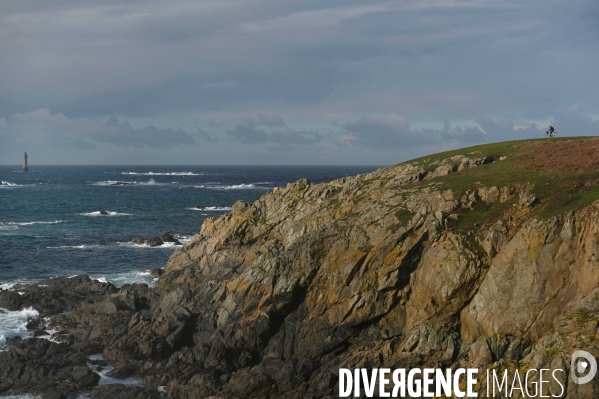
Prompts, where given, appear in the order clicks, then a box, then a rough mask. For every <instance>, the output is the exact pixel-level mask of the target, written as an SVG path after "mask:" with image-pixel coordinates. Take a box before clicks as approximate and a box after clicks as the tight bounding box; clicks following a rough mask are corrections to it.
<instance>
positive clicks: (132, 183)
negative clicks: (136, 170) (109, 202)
mask: <svg viewBox="0 0 599 399" xmlns="http://www.w3.org/2000/svg"><path fill="white" fill-rule="evenodd" d="M92 185H94V186H110V187H118V186H163V185H164V183H156V181H155V180H154V179H150V180H148V181H140V182H138V181H121V180H105V181H99V182H95V183H92Z"/></svg>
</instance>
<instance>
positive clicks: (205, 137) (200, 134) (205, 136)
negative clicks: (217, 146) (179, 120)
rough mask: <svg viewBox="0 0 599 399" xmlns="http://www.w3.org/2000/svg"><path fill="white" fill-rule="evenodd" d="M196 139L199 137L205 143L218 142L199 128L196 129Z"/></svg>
mask: <svg viewBox="0 0 599 399" xmlns="http://www.w3.org/2000/svg"><path fill="white" fill-rule="evenodd" d="M197 135H198V137H200V138H201V139H202V140H204V141H205V142H207V143H216V142H217V141H218V139H215V138H214V137H212V136H211V135H210V133H208V132H207V131H205V130H202V129H200V128H198V134H197Z"/></svg>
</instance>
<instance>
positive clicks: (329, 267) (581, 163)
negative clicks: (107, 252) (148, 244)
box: [5, 139, 599, 398]
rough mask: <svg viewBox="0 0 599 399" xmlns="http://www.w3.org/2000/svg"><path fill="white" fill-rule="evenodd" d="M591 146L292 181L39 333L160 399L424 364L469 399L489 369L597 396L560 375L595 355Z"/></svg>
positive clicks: (281, 387) (526, 145) (545, 147)
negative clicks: (449, 371) (152, 273)
mask: <svg viewBox="0 0 599 399" xmlns="http://www.w3.org/2000/svg"><path fill="white" fill-rule="evenodd" d="M598 150H599V139H590V140H588V139H584V140H583V139H573V140H565V139H564V140H552V141H550V142H549V141H544V140H542V141H541V140H533V141H523V142H511V143H500V144H494V145H487V146H480V147H473V148H470V149H465V150H459V151H454V152H451V153H445V154H439V155H436V156H431V157H428V158H425V159H419V160H415V161H412V162H408V163H404V164H399V165H395V166H392V167H388V168H384V169H379V170H377V171H375V172H372V173H369V174H366V175H360V176H356V177H346V178H344V179H341V180H337V181H333V182H331V183H328V184H310V183H309V182H308V181H307V180H299V181H297V182H295V183H292V184H289V185H288V186H287V187H286V188H279V189H275V190H273V191H272V192H269V193H267V194H266V195H264V196H263V197H262V198H261V199H259V200H258V201H256V202H255V203H253V204H249V203H246V202H243V201H238V202H236V203H235V204H234V206H233V211H232V212H230V213H228V214H225V215H223V216H220V217H218V218H212V219H207V220H206V221H205V223H204V224H203V226H202V228H201V232H200V234H199V235H197V236H196V237H195V238H194V239H193V240H192V241H190V242H189V243H187V244H185V245H184V246H183V247H182V248H181V249H179V250H177V251H176V252H175V253H174V255H173V256H172V257H171V259H170V260H169V262H168V264H167V266H166V269H165V273H164V274H163V275H162V276H161V277H160V280H159V281H158V283H157V287H156V289H155V290H148V289H147V288H140V287H137V288H136V287H127V288H122V289H121V290H119V291H118V292H117V291H116V289H113V290H112V291H110V296H109V297H107V298H105V299H101V300H100V299H99V300H98V301H95V302H96V303H94V300H88V301H87V302H89V303H88V304H86V305H77V307H78V311H77V312H75V313H72V314H61V315H55V316H53V317H52V325H51V326H52V327H54V328H55V329H56V330H59V331H64V332H69V333H70V334H71V335H73V336H74V337H73V338H72V340H73V341H74V342H75V341H76V342H75V343H74V344H73V345H74V346H75V347H77V348H79V350H83V351H86V352H89V353H93V352H94V351H98V350H103V353H104V356H105V358H106V359H109V360H114V361H115V366H116V367H117V370H120V371H118V372H117V373H116V374H117V375H132V374H133V375H137V376H141V377H144V378H145V384H146V385H148V386H153V387H157V386H166V389H167V391H168V392H169V397H172V398H187V397H189V398H191V397H204V396H210V395H216V396H217V397H219V395H223V397H289V398H292V397H326V396H327V395H333V396H334V395H335V394H336V392H337V389H338V388H337V381H338V376H337V373H338V369H339V368H342V367H343V368H350V369H353V368H358V367H366V368H374V367H386V368H392V369H393V368H413V367H423V366H428V367H452V368H458V367H468V368H472V367H478V368H479V370H480V374H479V375H480V376H481V377H480V378H481V380H482V381H481V384H480V385H479V389H481V390H485V388H486V385H485V381H484V380H483V377H482V376H483V375H484V371H485V370H486V369H487V368H491V369H494V370H498V371H500V372H501V371H502V370H503V369H509V370H512V371H513V370H517V369H520V371H522V370H524V369H528V368H536V369H540V368H550V369H556V368H561V369H563V370H564V374H563V375H562V376H563V378H562V379H561V381H562V383H564V384H565V389H566V395H567V396H566V397H571V398H596V397H599V384H598V383H597V382H596V381H593V382H591V383H588V384H585V385H576V384H574V383H572V381H571V380H570V379H569V378H568V377H567V375H569V372H570V356H571V354H572V352H574V351H575V350H578V349H583V350H586V351H588V352H591V353H592V354H593V355H595V356H596V357H599V345H598V343H597V342H599V341H598V340H597V338H599V337H598V335H597V326H598V323H599V322H598V321H599V289H598V287H599V280H598V279H599V264H598V258H597V257H598V253H599V252H598V251H599V222H598V220H599V219H598V216H599V201H597V199H599V156H598V155H596V154H599V152H598ZM27 295H29V294H26V295H25V296H23V297H20V299H19V298H16V297H15V298H16V299H19V300H21V301H24V300H25V299H26V297H27ZM36 295H37V294H36ZM5 296H7V298H8V296H9V295H8V294H6V295H5ZM13 296H14V295H13ZM11 298H12V297H11ZM16 299H15V300H16ZM15 307H16V305H15ZM125 325H126V327H125ZM537 377H538V376H537ZM530 382H532V381H529V383H530ZM537 382H538V378H537ZM549 387H550V392H549V394H553V395H557V394H559V393H560V391H561V388H560V386H559V385H557V384H556V383H552V384H550V386H549ZM544 394H547V392H546V391H545V392H544ZM514 397H517V396H514Z"/></svg>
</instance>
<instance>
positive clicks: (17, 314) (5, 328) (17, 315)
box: [0, 307, 39, 350]
mask: <svg viewBox="0 0 599 399" xmlns="http://www.w3.org/2000/svg"><path fill="white" fill-rule="evenodd" d="M37 316H39V312H38V311H37V310H35V309H33V308H31V307H29V308H26V309H23V310H15V311H10V310H6V309H2V308H0V350H4V349H5V346H6V338H14V337H21V338H25V337H27V336H28V335H29V332H28V331H27V327H25V326H26V325H27V318H28V317H37Z"/></svg>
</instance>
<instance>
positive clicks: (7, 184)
mask: <svg viewBox="0 0 599 399" xmlns="http://www.w3.org/2000/svg"><path fill="white" fill-rule="evenodd" d="M13 187H23V185H22V184H16V183H11V182H9V181H4V180H2V181H0V188H13Z"/></svg>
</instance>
